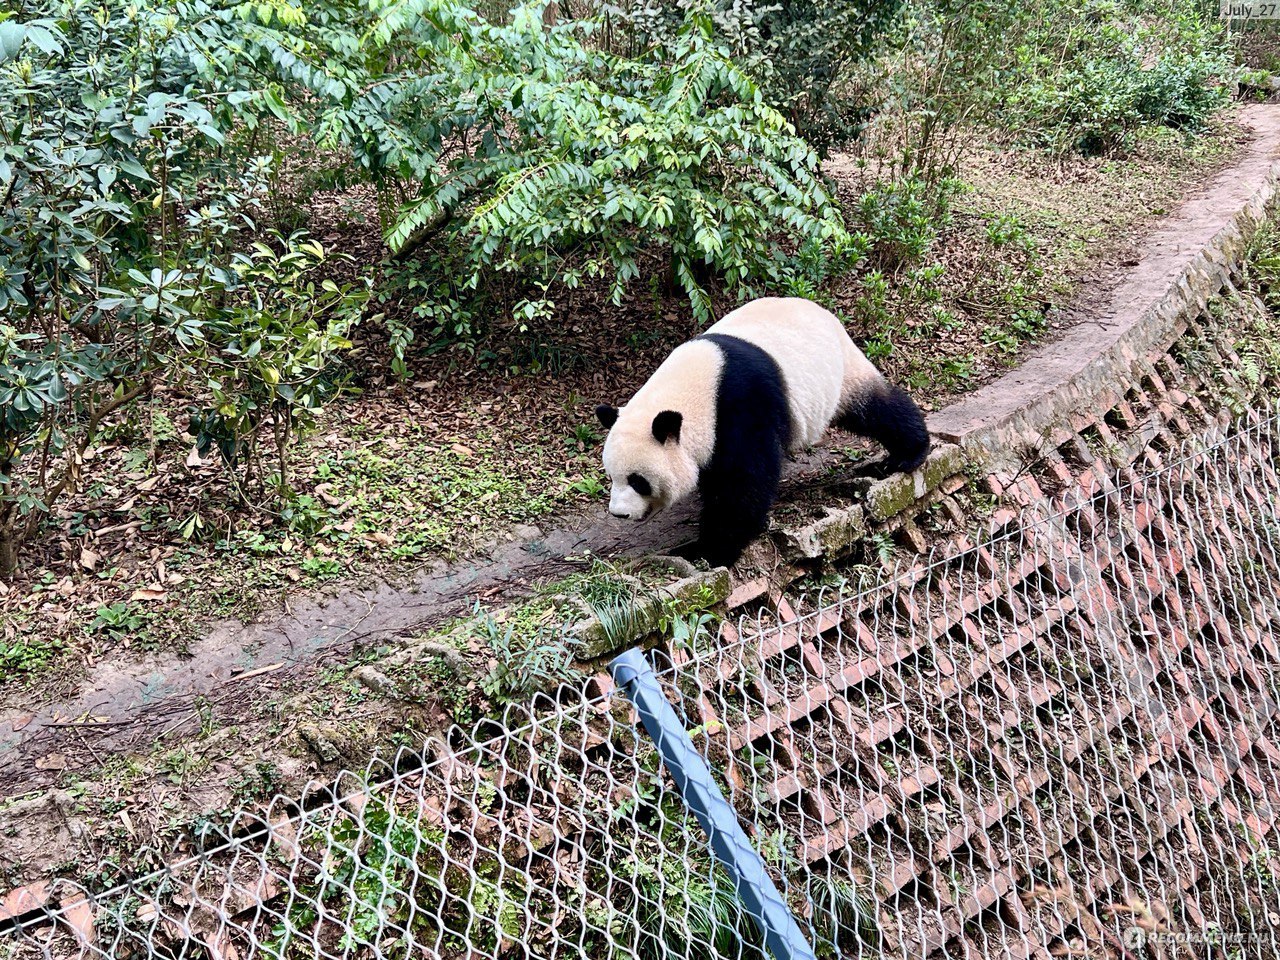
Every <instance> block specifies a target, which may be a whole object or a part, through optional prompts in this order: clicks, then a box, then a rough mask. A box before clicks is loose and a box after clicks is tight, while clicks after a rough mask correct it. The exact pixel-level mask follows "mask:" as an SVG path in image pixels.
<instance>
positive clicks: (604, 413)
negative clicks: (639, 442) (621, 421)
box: [596, 403, 618, 430]
mask: <svg viewBox="0 0 1280 960" xmlns="http://www.w3.org/2000/svg"><path fill="white" fill-rule="evenodd" d="M596 416H597V417H598V418H599V419H600V424H601V426H603V427H604V428H605V429H606V430H609V429H611V428H612V427H613V425H614V424H615V423H617V422H618V408H617V407H611V406H609V405H608V404H607V403H602V404H600V406H598V407H596Z"/></svg>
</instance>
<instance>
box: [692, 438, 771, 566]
mask: <svg viewBox="0 0 1280 960" xmlns="http://www.w3.org/2000/svg"><path fill="white" fill-rule="evenodd" d="M781 459H782V458H781V451H779V455H778V457H777V460H776V462H775V463H774V464H773V466H772V468H768V467H766V468H765V469H764V470H763V471H761V472H759V473H756V474H754V475H752V474H747V475H742V474H739V475H737V476H723V475H722V476H714V477H705V478H704V479H703V482H702V484H701V487H702V517H701V521H700V528H699V531H698V552H699V553H701V554H702V556H703V558H704V559H705V560H706V561H707V563H709V564H710V565H711V566H713V567H731V566H733V565H734V564H735V563H737V562H738V560H739V558H740V557H741V556H742V551H743V550H745V549H746V548H747V545H748V544H749V543H751V541H752V540H754V539H755V538H756V537H758V536H760V534H762V533H764V531H765V529H766V528H767V527H768V526H769V510H770V509H771V508H772V507H773V503H774V501H775V500H776V499H777V496H778V477H779V475H780V474H781V468H782V463H781Z"/></svg>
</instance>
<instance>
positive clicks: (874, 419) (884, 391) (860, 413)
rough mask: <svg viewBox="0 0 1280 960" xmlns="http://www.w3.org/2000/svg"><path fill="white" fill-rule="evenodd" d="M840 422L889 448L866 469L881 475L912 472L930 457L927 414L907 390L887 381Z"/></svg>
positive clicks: (846, 412) (838, 422)
mask: <svg viewBox="0 0 1280 960" xmlns="http://www.w3.org/2000/svg"><path fill="white" fill-rule="evenodd" d="M836 425H837V426H839V427H840V428H841V429H844V430H849V431H850V432H852V433H857V434H861V435H862V436H864V437H870V438H871V439H872V440H875V441H877V442H878V443H879V444H880V445H881V446H883V447H884V448H885V456H884V457H883V458H882V459H881V460H879V461H877V462H876V463H874V464H871V465H870V466H869V468H868V470H867V471H866V472H869V473H874V474H877V475H879V476H889V475H890V474H893V473H910V472H911V471H912V470H915V469H916V468H917V467H919V466H920V464H922V463H924V461H925V458H926V457H927V456H929V448H930V443H929V430H928V428H927V427H926V426H925V422H924V414H923V413H921V412H920V408H919V407H918V406H916V403H915V401H914V400H912V399H911V397H910V396H909V395H908V394H907V392H906V391H905V390H903V389H902V388H901V387H899V386H897V385H895V384H892V383H888V382H887V381H882V382H881V383H880V384H877V385H876V387H874V388H873V389H872V390H871V391H869V392H868V393H867V394H866V395H864V396H862V397H860V398H858V400H856V401H855V402H854V403H853V404H852V405H851V406H850V408H849V409H848V410H847V411H845V412H844V413H843V414H841V415H840V416H839V417H838V418H837V419H836Z"/></svg>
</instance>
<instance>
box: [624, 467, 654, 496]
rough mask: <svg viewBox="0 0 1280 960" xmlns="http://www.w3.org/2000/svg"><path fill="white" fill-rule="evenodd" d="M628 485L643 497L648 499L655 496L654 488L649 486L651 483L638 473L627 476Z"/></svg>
mask: <svg viewBox="0 0 1280 960" xmlns="http://www.w3.org/2000/svg"><path fill="white" fill-rule="evenodd" d="M627 485H628V486H629V487H631V489H632V490H634V491H635V492H636V493H638V494H640V496H642V497H648V496H651V495H652V494H653V487H651V486H649V481H648V480H646V479H645V478H644V477H642V476H640V474H638V473H631V474H628V475H627Z"/></svg>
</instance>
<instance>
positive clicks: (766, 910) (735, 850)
mask: <svg viewBox="0 0 1280 960" xmlns="http://www.w3.org/2000/svg"><path fill="white" fill-rule="evenodd" d="M609 673H610V674H612V675H613V682H614V683H616V684H617V685H618V686H619V687H621V688H622V689H623V690H624V691H626V694H627V697H628V698H629V699H630V700H631V702H632V703H633V704H635V708H636V711H637V712H638V713H639V714H640V720H641V722H642V723H643V724H644V728H645V729H646V730H647V731H649V736H650V737H651V738H652V739H653V742H654V743H655V744H656V745H657V747H658V753H660V754H661V755H662V762H663V763H664V764H666V767H667V770H668V771H669V772H670V774H671V777H672V779H673V780H675V782H676V787H677V788H678V789H679V791H680V796H681V797H682V798H683V800H684V803H685V806H687V807H688V808H689V809H690V810H691V811H693V815H694V816H695V817H697V818H698V822H699V823H700V824H702V829H703V830H705V831H706V832H707V838H708V839H709V840H710V841H711V850H712V852H713V853H714V854H715V856H716V859H718V860H719V861H720V863H721V864H722V865H723V866H724V868H725V869H726V870H727V871H728V872H729V876H730V877H732V878H733V884H734V889H735V890H736V891H737V894H738V899H740V900H741V901H742V905H743V906H744V907H746V910H747V913H749V914H750V915H751V917H752V918H753V919H754V920H755V921H756V922H757V923H758V924H760V928H761V929H762V930H763V931H764V940H765V944H766V946H768V948H769V950H770V952H771V953H772V954H773V955H774V957H775V958H776V960H816V957H815V955H814V952H813V947H811V946H810V945H809V941H808V940H806V939H805V935H804V934H803V933H802V932H801V930H800V926H799V924H797V923H796V918H795V917H793V916H792V915H791V911H790V909H788V907H787V902H786V901H785V900H783V899H782V895H781V894H780V893H778V888H777V887H776V886H774V884H773V880H772V879H770V877H769V874H768V872H767V871H766V870H765V868H764V861H763V860H762V859H761V858H760V854H758V853H757V852H756V851H755V848H754V847H752V846H751V843H750V841H749V840H748V839H747V835H746V833H744V832H743V829H742V825H741V824H739V823H738V815H737V814H736V813H734V812H733V807H731V806H730V805H729V801H727V800H726V799H725V798H724V794H722V793H721V792H720V788H719V787H717V786H716V782H715V781H714V780H713V779H712V778H711V771H710V770H709V769H708V768H707V764H706V761H704V760H703V759H702V755H701V754H700V753H698V751H697V749H696V748H695V747H694V745H693V741H692V740H691V739H689V732H688V731H687V730H685V728H684V725H683V724H682V723H681V722H680V718H679V717H678V716H676V711H675V709H674V708H673V707H672V706H671V704H670V703H669V702H668V701H667V698H666V697H665V696H663V695H662V688H661V687H660V686H658V678H657V676H656V675H655V674H654V672H653V667H651V666H650V665H649V661H648V659H647V658H646V657H645V655H644V652H643V651H641V650H638V649H637V650H628V651H627V652H626V653H624V654H622V655H620V656H619V657H617V658H616V659H615V660H614V661H613V662H612V663H610V664H609Z"/></svg>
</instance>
